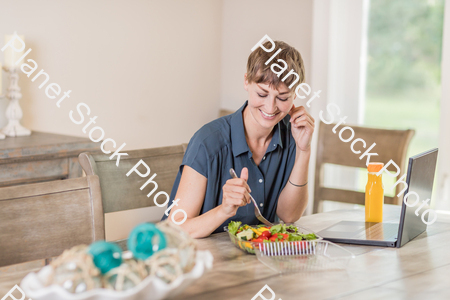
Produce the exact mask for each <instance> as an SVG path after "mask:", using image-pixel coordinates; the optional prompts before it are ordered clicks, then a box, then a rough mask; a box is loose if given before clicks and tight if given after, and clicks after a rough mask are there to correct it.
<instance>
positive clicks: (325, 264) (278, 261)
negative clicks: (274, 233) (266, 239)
mask: <svg viewBox="0 0 450 300" xmlns="http://www.w3.org/2000/svg"><path fill="white" fill-rule="evenodd" d="M299 243H300V244H299ZM255 252H256V256H257V257H258V260H259V261H260V262H262V263H263V264H265V265H266V266H268V267H269V268H271V269H272V270H274V271H276V272H279V273H288V272H298V271H320V270H332V269H345V268H346V267H347V265H348V263H349V262H350V260H351V259H352V258H354V257H355V255H354V254H353V253H351V252H350V251H348V250H346V249H344V248H343V247H341V246H339V245H336V244H334V243H332V242H329V241H324V240H314V241H301V242H277V243H271V244H262V245H261V246H260V247H258V248H255Z"/></svg>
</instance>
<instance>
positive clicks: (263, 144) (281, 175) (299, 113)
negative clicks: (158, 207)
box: [164, 41, 314, 238]
mask: <svg viewBox="0 0 450 300" xmlns="http://www.w3.org/2000/svg"><path fill="white" fill-rule="evenodd" d="M267 43H268V42H267ZM267 43H266V44H265V46H266V47H267V48H269V46H270V45H269V44H267ZM275 44H276V48H275V49H283V50H282V51H281V52H280V53H279V54H278V55H277V58H278V59H283V60H284V61H285V62H286V63H287V65H288V68H287V69H286V70H291V69H293V70H294V71H295V73H297V74H298V75H299V80H298V81H297V82H296V83H295V84H294V85H293V86H292V87H291V89H289V88H288V87H289V86H290V85H291V84H292V83H294V82H295V80H296V77H295V76H294V75H292V76H290V77H288V78H287V79H286V80H285V81H284V82H282V81H281V79H282V78H283V77H284V76H285V75H286V73H287V72H286V73H284V74H282V76H280V77H277V75H276V74H275V73H274V71H272V70H271V67H270V64H268V65H266V64H265V62H266V61H267V60H269V58H270V56H271V54H270V53H267V52H265V51H263V50H262V49H261V48H259V49H257V50H255V51H253V52H252V53H251V54H250V56H249V58H248V62H247V73H246V74H245V75H244V88H245V90H246V91H247V92H248V101H246V102H245V103H244V105H243V106H242V107H241V108H240V109H239V110H237V111H236V112H235V113H233V114H231V115H228V116H225V117H222V118H220V119H217V120H215V121H212V122H210V123H208V124H206V125H204V126H203V127H202V128H201V129H200V130H199V131H197V132H196V133H195V134H194V136H193V137H192V139H191V140H190V142H189V145H188V147H187V149H186V153H185V155H184V158H183V162H182V164H181V166H180V170H179V172H178V175H177V178H176V180H175V183H174V186H173V189H172V193H171V197H170V199H180V201H179V202H178V203H177V204H178V205H177V206H178V208H177V209H183V210H184V211H185V212H186V213H187V219H186V221H185V222H184V223H183V224H182V225H180V226H182V227H183V229H185V230H186V231H187V232H189V234H190V235H191V236H192V237H194V238H201V237H206V236H208V235H210V234H211V233H213V232H221V231H223V227H224V226H226V225H227V224H228V223H229V222H230V221H232V220H233V221H238V220H239V221H242V223H243V224H258V223H259V222H258V220H257V219H256V217H255V213H254V207H253V204H250V205H248V204H249V203H251V202H250V201H251V200H250V197H249V193H251V194H252V196H253V197H254V198H255V200H256V201H257V203H258V205H259V208H260V211H261V214H262V215H263V216H264V217H265V218H266V219H267V220H269V221H271V222H274V221H275V217H276V215H277V216H278V217H279V218H280V219H281V220H283V221H284V222H286V223H288V222H295V221H297V220H298V219H299V218H300V217H301V215H302V214H303V212H304V210H305V209H306V205H307V202H308V186H307V181H308V164H309V158H310V152H311V149H310V144H311V138H312V134H313V131H314V119H313V118H312V117H311V116H310V115H309V114H308V112H307V111H306V110H305V108H304V107H303V106H300V107H297V108H295V106H294V105H293V102H294V99H295V98H296V95H295V88H296V87H297V85H298V84H300V83H302V82H303V81H304V66H303V60H302V58H301V55H300V53H299V52H298V51H297V50H296V49H295V48H293V47H291V46H289V45H288V44H286V43H284V42H280V41H275ZM267 48H266V49H267ZM275 67H276V66H275ZM279 69H281V67H279ZM275 71H279V70H275ZM230 168H234V169H235V170H236V172H237V173H238V174H239V173H240V178H236V179H231V176H230V174H229V170H230ZM172 202H173V201H171V202H170V203H169V206H170V205H171V204H172ZM175 210H176V209H172V210H171V212H170V215H169V218H170V219H171V218H172V216H171V214H172V213H173V212H174V211H175ZM164 218H166V216H164ZM182 218H183V216H180V217H179V219H182ZM174 220H175V221H177V222H178V221H180V220H178V219H177V215H175V216H174Z"/></svg>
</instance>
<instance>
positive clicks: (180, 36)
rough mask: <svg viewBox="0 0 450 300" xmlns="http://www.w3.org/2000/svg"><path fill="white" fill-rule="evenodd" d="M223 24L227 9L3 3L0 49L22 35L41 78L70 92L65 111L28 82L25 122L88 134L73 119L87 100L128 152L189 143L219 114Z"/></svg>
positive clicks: (215, 4)
mask: <svg viewBox="0 0 450 300" xmlns="http://www.w3.org/2000/svg"><path fill="white" fill-rule="evenodd" d="M220 20H221V1H208V0H202V1H199V0H196V1H181V0H180V1H178V0H171V1H118V0H113V1H106V0H95V1H88V0H82V1H56V0H47V1H30V0H28V1H24V0H19V1H4V0H1V1H0V39H1V42H0V45H2V46H3V45H4V41H3V39H4V35H5V34H11V33H13V32H14V31H15V30H16V31H17V32H18V33H19V34H22V35H24V36H25V42H26V44H27V48H28V47H31V48H32V49H33V50H32V52H31V53H30V54H29V56H28V57H27V58H32V59H34V60H35V61H36V62H37V63H38V65H39V69H38V70H40V69H41V68H43V69H44V70H45V71H46V72H47V73H48V74H49V75H50V81H52V82H56V83H58V84H59V85H60V86H61V87H62V89H63V90H72V93H71V98H70V99H69V100H68V101H67V102H65V103H64V104H65V105H63V107H61V108H59V109H58V108H57V107H56V105H55V102H56V101H54V100H50V99H48V98H47V97H46V96H45V93H44V91H43V89H42V90H40V89H38V86H39V84H38V81H36V82H31V80H30V78H27V77H26V76H21V81H20V86H21V88H22V91H23V99H22V100H21V105H22V108H23V112H24V117H23V124H24V125H25V126H27V127H29V128H31V129H33V130H39V131H46V132H54V133H62V134H69V135H77V136H86V134H84V133H82V132H81V128H82V126H81V125H75V124H74V123H72V122H71V121H70V119H69V116H68V112H69V111H70V109H73V108H74V107H75V106H76V104H77V103H78V102H84V103H86V104H88V105H89V106H90V108H91V110H92V113H91V115H92V116H95V115H97V116H98V119H97V125H99V126H101V127H103V129H104V130H105V132H106V136H107V137H111V138H113V139H115V140H116V142H118V143H119V142H120V143H122V142H125V143H127V149H136V148H145V147H155V146H163V145H173V144H179V143H182V142H188V141H189V138H190V136H191V135H192V134H193V133H194V132H195V131H196V130H197V129H198V128H199V127H200V126H201V125H203V124H204V123H206V122H208V121H210V120H211V119H212V118H214V117H215V116H216V114H217V111H218V109H219V101H218V98H219V85H220V82H219V77H220V74H219V69H220V50H221V49H220V41H221V22H220ZM0 59H1V60H3V53H0ZM36 73H37V72H36ZM4 75H5V74H4ZM22 75H23V74H22ZM4 77H5V76H4ZM4 85H6V82H5V84H4ZM0 122H3V123H4V117H3V114H0Z"/></svg>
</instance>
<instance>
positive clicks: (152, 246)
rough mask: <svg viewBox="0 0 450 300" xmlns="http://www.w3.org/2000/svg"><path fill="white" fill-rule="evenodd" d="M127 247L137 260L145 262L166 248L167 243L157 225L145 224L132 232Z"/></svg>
mask: <svg viewBox="0 0 450 300" xmlns="http://www.w3.org/2000/svg"><path fill="white" fill-rule="evenodd" d="M127 246H128V250H130V251H131V252H132V253H133V256H134V257H135V258H136V259H142V260H145V259H147V258H149V257H150V256H152V255H153V253H155V252H157V251H159V250H162V249H164V248H166V246H167V241H166V237H165V236H164V233H162V232H161V230H159V229H158V228H157V227H156V226H155V224H152V223H143V224H140V225H138V226H136V227H135V228H134V229H133V230H132V231H131V233H130V236H129V237H128V242H127Z"/></svg>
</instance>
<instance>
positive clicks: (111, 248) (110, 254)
mask: <svg viewBox="0 0 450 300" xmlns="http://www.w3.org/2000/svg"><path fill="white" fill-rule="evenodd" d="M88 253H89V254H90V255H92V259H93V261H94V265H95V266H96V267H97V268H98V269H99V270H100V272H102V274H105V273H107V272H108V271H110V270H112V269H114V268H117V267H118V266H120V265H121V264H122V249H120V247H119V246H117V245H116V244H114V243H109V242H105V241H98V242H95V243H93V244H91V245H90V246H89V249H88Z"/></svg>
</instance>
